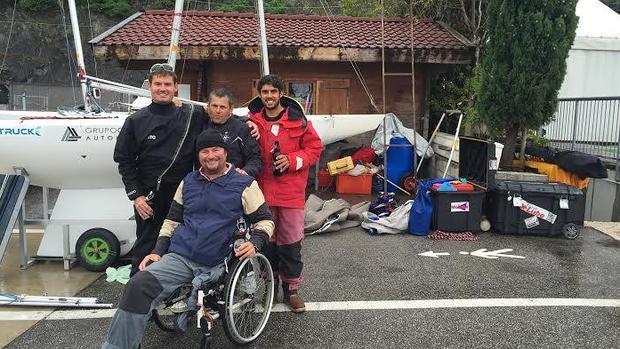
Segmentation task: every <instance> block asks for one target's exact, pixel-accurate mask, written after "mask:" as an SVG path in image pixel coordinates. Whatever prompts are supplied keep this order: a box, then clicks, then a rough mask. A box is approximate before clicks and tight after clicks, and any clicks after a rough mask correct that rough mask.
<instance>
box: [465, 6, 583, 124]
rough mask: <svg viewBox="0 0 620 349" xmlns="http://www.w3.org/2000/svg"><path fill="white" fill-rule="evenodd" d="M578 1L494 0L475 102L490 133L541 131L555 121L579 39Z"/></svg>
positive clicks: (490, 10) (490, 7)
mask: <svg viewBox="0 0 620 349" xmlns="http://www.w3.org/2000/svg"><path fill="white" fill-rule="evenodd" d="M576 2H577V0H518V1H517V0H491V1H490V3H489V13H488V29H489V42H488V43H487V44H486V49H485V54H484V57H483V59H482V65H481V72H480V90H479V95H478V100H477V103H476V107H477V110H478V112H479V114H480V117H481V118H482V120H484V122H485V123H486V124H487V126H488V127H489V128H490V130H494V131H498V132H501V131H506V133H507V136H515V135H516V131H518V130H520V129H523V128H527V129H537V128H538V127H540V126H542V125H544V124H545V123H547V122H548V121H549V120H551V117H552V116H553V112H554V111H555V108H556V105H557V94H558V90H559V88H560V86H561V84H562V81H563V80H564V74H565V72H566V57H567V55H568V50H569V49H570V46H571V44H572V42H573V39H574V37H575V28H576V26H577V17H576V16H575V5H576Z"/></svg>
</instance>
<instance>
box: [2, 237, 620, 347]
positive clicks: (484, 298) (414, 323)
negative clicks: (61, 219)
mask: <svg viewBox="0 0 620 349" xmlns="http://www.w3.org/2000/svg"><path fill="white" fill-rule="evenodd" d="M429 251H433V253H429ZM472 252H473V253H472ZM488 252H495V253H491V254H488ZM619 252H620V241H617V240H614V239H613V238H611V237H609V236H607V235H605V234H602V233H600V232H598V231H597V230H594V229H592V228H584V229H583V230H582V233H581V236H579V237H578V238H577V239H576V240H574V241H569V240H565V239H562V238H543V237H532V236H502V235H496V234H490V233H486V234H481V235H479V240H478V241H471V242H469V241H468V242H459V241H445V240H440V241H436V240H428V239H425V238H422V237H415V236H411V235H407V234H402V235H395V236H370V235H368V234H366V233H365V232H364V231H363V230H362V229H361V228H353V229H348V230H343V231H339V232H335V233H327V234H325V235H318V236H311V237H308V238H307V239H306V240H305V242H304V251H303V254H304V258H305V269H304V275H305V283H304V285H303V288H302V294H303V296H304V297H305V298H306V300H307V307H308V311H307V312H306V313H304V314H292V313H290V312H288V311H286V308H285V307H284V306H283V305H281V304H277V305H276V306H275V307H274V313H273V314H272V316H271V318H270V320H269V323H268V325H267V327H266V329H265V331H264V333H263V335H262V336H261V337H260V338H259V339H258V340H257V341H255V342H254V343H252V344H250V345H249V346H247V347H248V348H590V349H594V348H617V347H618V343H620V273H619V272H618V265H620V253H619ZM421 253H424V254H423V255H420V254H421ZM485 256H486V257H496V258H485ZM519 257H522V258H519ZM121 292H122V285H120V284H110V283H107V282H106V281H105V278H100V279H98V280H97V281H95V282H94V283H93V284H92V285H90V286H89V287H88V288H86V289H85V290H83V291H82V292H81V293H80V296H88V297H99V299H100V301H101V302H112V303H114V304H115V307H116V304H117V300H118V298H119V296H120V294H121ZM113 311H114V310H104V311H93V310H72V311H56V312H54V313H52V314H51V315H49V316H47V317H46V318H45V319H43V320H41V321H39V322H38V323H37V324H36V325H35V326H33V327H32V328H31V329H30V330H28V331H27V332H25V333H23V334H22V335H21V336H19V337H18V338H16V339H15V340H14V341H12V342H11V343H9V344H8V345H7V346H6V348H98V347H99V346H100V345H101V343H102V342H103V341H104V339H105V336H106V331H107V329H108V326H109V323H110V316H111V315H112V314H113ZM37 314H38V315H37ZM2 316H7V317H8V316H13V317H16V316H19V317H21V318H24V319H26V318H29V319H40V318H41V317H42V316H43V313H37V312H35V311H32V310H29V309H23V310H22V309H19V310H15V311H13V312H12V313H11V314H9V315H2ZM0 320H8V319H0ZM199 344H200V333H199V330H197V329H191V330H190V331H189V332H187V333H185V334H183V335H177V336H173V335H170V334H168V333H163V332H161V331H159V330H158V329H157V328H156V326H155V325H154V324H152V323H149V325H148V326H147V332H146V336H145V338H144V341H143V344H142V348H191V347H195V348H197V347H199ZM214 347H215V348H228V347H233V346H232V344H231V343H230V342H229V341H228V339H227V338H226V336H225V334H224V332H223V330H222V328H221V323H220V324H218V326H217V327H216V329H215V332H214Z"/></svg>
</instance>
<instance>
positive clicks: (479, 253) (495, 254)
mask: <svg viewBox="0 0 620 349" xmlns="http://www.w3.org/2000/svg"><path fill="white" fill-rule="evenodd" d="M512 251H513V250H512V249H511V248H504V249H501V250H495V251H488V250H487V249H486V248H481V249H479V250H476V251H474V252H470V253H468V252H461V254H470V255H472V256H476V257H482V258H488V259H497V258H499V257H506V258H520V259H525V257H523V256H515V255H511V254H503V253H506V252H512Z"/></svg>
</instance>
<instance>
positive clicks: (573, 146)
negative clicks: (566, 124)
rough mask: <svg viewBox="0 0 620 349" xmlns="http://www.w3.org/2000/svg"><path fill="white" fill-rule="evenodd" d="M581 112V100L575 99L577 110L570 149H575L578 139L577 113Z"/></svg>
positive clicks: (574, 116) (574, 115) (574, 114)
mask: <svg viewBox="0 0 620 349" xmlns="http://www.w3.org/2000/svg"><path fill="white" fill-rule="evenodd" d="M578 112H579V100H576V101H575V112H574V113H573V140H572V142H571V144H570V150H575V143H576V141H577V113H578Z"/></svg>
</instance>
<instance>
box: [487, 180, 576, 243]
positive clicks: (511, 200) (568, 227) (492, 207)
mask: <svg viewBox="0 0 620 349" xmlns="http://www.w3.org/2000/svg"><path fill="white" fill-rule="evenodd" d="M487 199H488V201H487V207H488V210H487V211H488V215H489V220H490V221H491V226H492V228H493V230H494V231H495V232H497V233H500V234H522V235H525V234H527V235H542V236H556V235H560V234H562V235H564V236H565V237H566V238H568V239H574V238H576V237H577V236H578V235H579V230H580V227H579V226H580V225H583V217H584V195H583V193H582V192H581V190H579V189H577V188H575V187H573V186H570V185H566V184H558V183H534V182H518V181H498V182H497V183H496V185H495V187H494V189H493V190H492V191H491V192H489V194H488V196H487Z"/></svg>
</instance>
